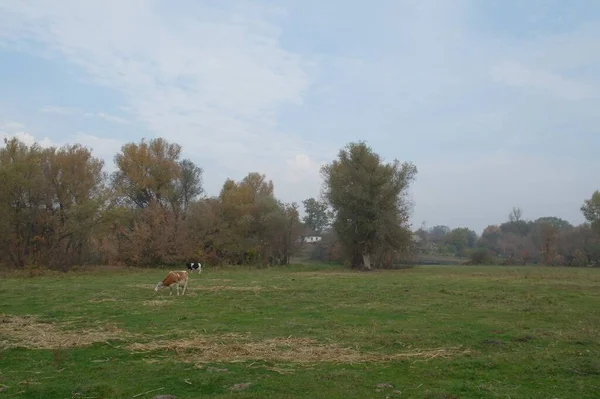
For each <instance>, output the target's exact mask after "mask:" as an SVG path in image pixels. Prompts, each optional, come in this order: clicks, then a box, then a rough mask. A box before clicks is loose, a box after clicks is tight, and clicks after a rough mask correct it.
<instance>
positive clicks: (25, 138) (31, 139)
mask: <svg viewBox="0 0 600 399" xmlns="http://www.w3.org/2000/svg"><path fill="white" fill-rule="evenodd" d="M14 137H16V138H17V139H19V140H20V141H22V142H23V143H25V144H26V145H28V146H31V145H33V144H34V143H37V144H39V145H40V147H42V148H48V147H52V146H53V145H56V144H55V143H53V142H52V140H50V139H49V138H48V137H44V138H43V139H41V140H39V139H36V138H35V136H33V135H31V134H30V133H28V132H24V131H21V132H12V133H9V132H3V131H0V141H2V144H4V139H5V138H6V139H11V138H14Z"/></svg>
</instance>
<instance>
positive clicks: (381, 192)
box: [322, 142, 417, 269]
mask: <svg viewBox="0 0 600 399" xmlns="http://www.w3.org/2000/svg"><path fill="white" fill-rule="evenodd" d="M416 173H417V168H416V167H415V166H414V165H413V164H411V163H403V164H401V163H400V162H399V161H397V160H395V161H394V162H392V163H383V162H382V160H381V159H380V157H379V155H377V154H376V153H374V152H373V150H372V149H371V148H370V147H369V146H367V145H366V144H365V143H364V142H359V143H350V144H348V145H347V146H346V147H345V148H343V149H342V150H340V152H339V154H338V159H336V160H334V161H333V162H332V163H330V164H328V165H325V166H324V167H323V168H322V175H323V177H324V179H325V198H326V199H327V201H328V203H329V205H330V206H331V208H332V209H333V212H334V214H335V218H334V222H333V228H334V229H335V231H336V233H337V235H338V237H339V240H340V243H341V245H342V247H343V248H344V252H345V255H346V259H347V260H348V262H349V263H350V264H351V266H352V267H364V268H365V269H370V268H371V267H372V265H371V262H373V263H374V266H375V267H380V266H382V265H383V264H390V263H391V261H392V259H393V257H394V256H395V253H396V251H398V250H402V249H403V248H406V247H407V246H408V245H409V243H410V237H411V233H410V231H409V230H408V216H409V207H410V203H409V201H408V198H407V190H408V187H409V185H410V183H411V182H412V181H413V180H414V179H415V176H416Z"/></svg>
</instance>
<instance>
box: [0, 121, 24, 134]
mask: <svg viewBox="0 0 600 399" xmlns="http://www.w3.org/2000/svg"><path fill="white" fill-rule="evenodd" d="M24 128H25V125H24V124H22V123H19V122H14V121H8V122H4V123H2V124H0V130H6V131H9V132H11V131H15V130H23V129H24Z"/></svg>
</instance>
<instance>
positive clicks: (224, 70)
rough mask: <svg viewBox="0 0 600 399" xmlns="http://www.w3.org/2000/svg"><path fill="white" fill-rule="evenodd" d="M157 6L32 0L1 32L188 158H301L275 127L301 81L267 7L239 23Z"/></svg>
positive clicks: (232, 13)
mask: <svg viewBox="0 0 600 399" xmlns="http://www.w3.org/2000/svg"><path fill="white" fill-rule="evenodd" d="M160 7H161V6H160V5H157V4H156V3H152V2H148V1H141V0H137V1H134V0H131V1H127V2H117V1H108V2H107V1H99V0H98V1H86V2H74V1H65V2H61V3H59V4H57V3H56V2H51V1H34V2H28V3H11V4H5V5H4V7H3V8H4V10H3V11H4V12H5V13H6V14H5V15H10V16H11V18H15V19H17V20H18V21H19V22H20V23H19V24H13V25H12V29H10V30H9V32H8V34H9V35H10V36H11V38H12V43H15V42H17V45H18V42H19V40H20V39H30V40H36V41H38V42H41V43H44V44H45V45H47V46H50V47H51V48H52V49H54V50H55V51H57V52H58V53H60V54H61V55H62V56H64V57H66V59H67V60H69V61H71V62H72V63H74V64H76V65H79V66H80V67H82V68H83V69H84V70H85V71H86V72H87V73H88V74H89V76H90V78H91V79H92V80H93V81H94V82H95V83H97V84H101V85H105V86H108V87H110V88H112V89H114V90H118V91H119V92H121V93H122V94H123V95H124V96H125V98H126V102H127V104H126V106H127V107H128V109H129V110H130V112H131V113H132V115H134V116H135V117H136V119H137V120H139V121H141V122H142V123H143V124H145V125H146V126H147V128H148V129H150V130H151V131H152V132H154V133H156V134H157V135H161V136H163V137H166V138H168V139H171V140H174V141H177V142H179V143H181V144H182V145H184V147H185V148H186V150H188V151H190V152H195V153H198V154H202V156H203V157H205V158H212V159H214V160H219V162H221V163H225V164H227V165H228V166H230V167H235V168H240V169H244V170H248V168H249V164H250V162H251V159H250V158H251V157H250V155H254V156H256V155H259V156H262V157H264V158H268V159H273V160H279V161H281V160H283V159H285V158H287V157H289V156H290V155H292V154H295V153H297V152H301V151H302V150H303V148H304V146H305V143H303V142H302V141H301V140H298V139H296V138H294V137H291V136H289V135H286V134H282V133H280V132H279V131H278V130H277V120H276V112H277V110H278V108H279V107H280V106H281V105H283V104H296V105H298V104H301V103H302V93H303V91H304V90H305V89H306V88H307V87H308V76H307V75H306V73H305V72H304V71H303V69H302V67H301V62H302V60H301V59H300V58H299V56H298V55H296V54H294V53H291V52H288V51H285V50H284V49H283V48H282V47H281V45H280V44H279V42H278V34H279V32H278V30H277V29H275V28H274V27H273V26H271V25H269V24H268V23H267V22H266V21H265V20H264V18H263V15H264V12H263V11H265V12H268V11H269V9H265V10H262V9H260V8H258V7H256V8H252V9H249V8H243V9H242V11H245V12H246V14H245V15H244V16H243V17H242V14H241V13H237V12H236V10H235V9H234V10H226V11H225V12H224V11H222V10H217V9H213V8H210V7H209V6H205V5H199V4H194V5H193V6H190V7H191V8H190V9H189V10H185V12H182V13H176V11H175V10H173V9H169V10H166V9H161V8H160ZM246 7H250V6H246ZM0 9H2V7H1V6H0ZM111 119H112V118H111ZM231 143H236V144H239V145H237V146H236V145H233V146H232V145H230V144H231ZM265 144H266V145H265ZM271 168H273V165H271ZM266 172H269V170H267V171H266Z"/></svg>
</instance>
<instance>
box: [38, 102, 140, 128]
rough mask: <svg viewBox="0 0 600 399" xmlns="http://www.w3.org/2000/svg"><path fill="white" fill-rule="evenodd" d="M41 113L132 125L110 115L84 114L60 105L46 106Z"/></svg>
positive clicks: (98, 113) (99, 113) (102, 113)
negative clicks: (78, 116)
mask: <svg viewBox="0 0 600 399" xmlns="http://www.w3.org/2000/svg"><path fill="white" fill-rule="evenodd" d="M41 111H42V112H44V113H47V114H57V115H81V116H85V117H88V118H90V117H93V118H100V119H104V120H106V121H109V122H113V123H118V124H121V125H129V124H130V122H129V121H128V120H126V119H123V118H121V117H119V116H115V115H110V114H107V113H104V112H83V111H81V110H78V109H77V108H72V107H63V106H58V105H46V106H44V107H42V109H41Z"/></svg>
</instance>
